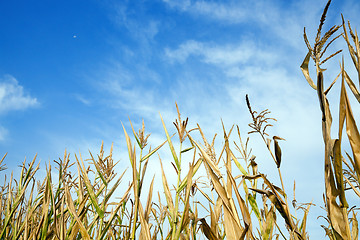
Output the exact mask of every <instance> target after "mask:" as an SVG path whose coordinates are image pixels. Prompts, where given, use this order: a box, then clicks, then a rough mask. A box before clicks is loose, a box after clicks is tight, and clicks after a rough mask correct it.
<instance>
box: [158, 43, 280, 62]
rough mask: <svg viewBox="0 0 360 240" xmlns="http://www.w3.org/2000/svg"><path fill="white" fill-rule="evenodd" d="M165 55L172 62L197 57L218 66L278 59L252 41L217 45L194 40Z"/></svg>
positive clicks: (167, 51)
mask: <svg viewBox="0 0 360 240" xmlns="http://www.w3.org/2000/svg"><path fill="white" fill-rule="evenodd" d="M165 55H166V56H167V57H168V58H169V59H170V60H172V61H179V62H181V63H184V62H185V61H186V60H187V58H189V57H191V56H197V57H200V58H201V61H203V62H205V63H208V64H214V65H218V66H233V65H239V64H244V63H247V64H249V61H250V60H251V61H252V62H253V61H257V64H259V61H260V62H261V63H271V62H274V60H275V59H276V58H277V55H275V54H274V53H273V52H271V51H270V50H264V49H261V48H260V47H257V46H256V45H255V44H254V43H253V42H252V41H243V42H241V43H239V44H227V45H215V44H209V43H202V42H198V41H194V40H189V41H186V42H185V43H182V44H181V45H180V46H179V47H178V48H177V49H170V48H166V49H165Z"/></svg>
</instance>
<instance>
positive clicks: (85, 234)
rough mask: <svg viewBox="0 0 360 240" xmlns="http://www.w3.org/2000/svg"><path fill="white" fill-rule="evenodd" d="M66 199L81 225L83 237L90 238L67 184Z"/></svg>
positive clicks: (72, 213) (88, 239)
mask: <svg viewBox="0 0 360 240" xmlns="http://www.w3.org/2000/svg"><path fill="white" fill-rule="evenodd" d="M65 200H66V205H67V207H68V209H69V211H70V213H71V215H73V217H74V218H75V221H76V223H77V224H78V226H79V227H80V233H81V236H82V238H83V239H86V240H90V239H91V237H90V235H89V233H88V232H87V230H86V228H85V226H84V224H83V223H82V221H81V220H80V218H79V216H78V214H77V213H76V210H75V206H74V202H73V200H72V198H71V195H70V191H69V187H68V186H67V185H65Z"/></svg>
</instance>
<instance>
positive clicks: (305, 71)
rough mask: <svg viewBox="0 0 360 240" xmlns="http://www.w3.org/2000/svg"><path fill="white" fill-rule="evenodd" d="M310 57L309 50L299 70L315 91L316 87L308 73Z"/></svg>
mask: <svg viewBox="0 0 360 240" xmlns="http://www.w3.org/2000/svg"><path fill="white" fill-rule="evenodd" d="M310 57H311V50H309V52H308V53H307V54H306V57H305V59H304V61H303V63H302V64H301V66H300V68H301V71H302V73H303V74H304V77H305V79H306V81H307V82H308V83H309V85H310V86H311V87H312V88H313V89H315V90H316V85H315V83H314V81H313V80H312V79H311V77H310V73H309V61H310Z"/></svg>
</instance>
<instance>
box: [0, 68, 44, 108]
mask: <svg viewBox="0 0 360 240" xmlns="http://www.w3.org/2000/svg"><path fill="white" fill-rule="evenodd" d="M37 105H39V102H38V100H37V99H36V98H34V97H31V96H30V95H29V94H27V93H26V92H25V91H24V88H23V86H21V85H19V83H18V81H17V80H16V79H15V78H14V77H12V76H10V75H6V76H4V77H2V78H1V79H0V113H6V112H9V111H15V110H24V109H27V108H31V107H35V106H37Z"/></svg>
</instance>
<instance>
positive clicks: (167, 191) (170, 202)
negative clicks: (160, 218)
mask: <svg viewBox="0 0 360 240" xmlns="http://www.w3.org/2000/svg"><path fill="white" fill-rule="evenodd" d="M159 160H160V166H161V173H162V182H163V187H164V192H165V197H166V202H167V204H168V207H169V211H170V213H171V215H170V216H171V218H172V219H173V220H174V219H175V217H176V214H177V213H174V209H175V207H174V202H173V199H172V196H171V192H170V189H169V185H168V183H167V180H166V176H165V172H164V168H163V165H162V162H161V159H160V158H159Z"/></svg>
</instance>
